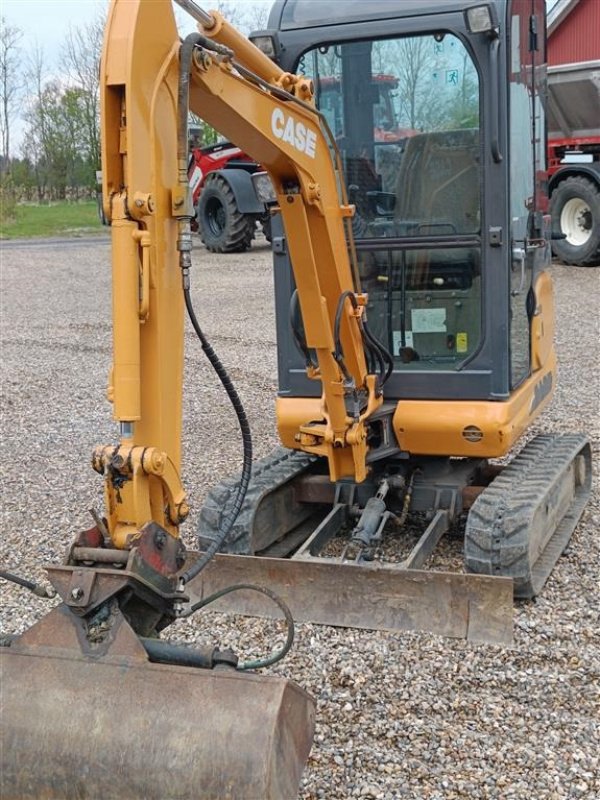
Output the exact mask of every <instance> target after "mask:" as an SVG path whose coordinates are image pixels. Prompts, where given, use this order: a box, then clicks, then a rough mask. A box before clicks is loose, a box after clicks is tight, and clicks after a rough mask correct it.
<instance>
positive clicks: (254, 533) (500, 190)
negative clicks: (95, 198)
mask: <svg viewBox="0 0 600 800" xmlns="http://www.w3.org/2000/svg"><path fill="white" fill-rule="evenodd" d="M177 2H178V4H179V5H180V6H182V7H184V8H185V9H186V10H187V11H188V12H190V13H191V14H192V16H193V17H194V18H195V19H196V20H197V21H198V23H199V33H196V34H191V35H190V36H188V37H187V38H186V39H185V40H184V41H183V42H182V41H180V39H179V36H178V33H177V28H176V25H175V19H174V15H173V9H172V5H171V2H170V0H113V1H112V4H111V6H110V11H109V16H108V22H107V27H106V34H105V42H104V49H103V57H102V67H101V107H102V112H101V116H102V157H103V202H104V213H105V215H106V218H107V219H108V220H109V221H110V224H111V238H112V282H113V329H114V331H113V365H112V370H111V375H110V379H109V389H108V396H109V400H110V401H111V402H112V404H113V410H114V418H115V420H116V421H117V422H118V425H119V431H120V436H119V440H118V442H117V443H116V444H109V445H104V446H99V447H97V448H96V450H95V451H94V453H93V456H92V465H93V468H94V469H95V470H96V471H97V472H98V473H99V474H100V475H101V476H102V477H103V480H104V487H105V510H104V514H103V515H102V514H98V513H96V514H95V517H94V521H95V524H94V526H93V527H92V528H90V529H89V530H86V531H82V532H80V533H79V534H78V535H77V536H76V537H75V539H74V541H73V542H72V545H71V547H70V549H69V553H68V555H67V558H66V561H65V563H64V564H62V565H54V566H51V567H49V568H48V575H49V578H50V581H51V583H52V584H53V587H54V589H55V590H56V592H57V593H58V595H59V596H60V600H61V603H60V604H59V605H57V606H55V607H54V608H53V610H52V611H50V612H49V613H48V614H47V615H46V616H45V617H43V618H42V619H41V620H40V621H39V622H37V623H36V624H35V625H33V626H32V627H31V628H29V629H28V630H27V631H25V633H23V634H21V635H20V636H16V637H4V638H3V640H2V645H3V646H2V647H0V655H1V657H2V671H3V710H2V722H3V733H2V736H3V741H2V763H1V767H2V796H3V797H7V798H11V797H14V798H17V797H18V798H51V797H52V798H82V797H90V798H104V797H110V798H133V797H140V798H141V797H143V798H191V797H202V798H226V797H235V798H261V799H262V798H290V797H293V796H295V795H296V793H297V790H298V786H299V781H300V777H301V773H302V768H303V765H304V763H305V761H306V758H307V757H308V753H309V750H310V746H311V741H312V735H313V727H314V704H313V702H312V700H311V699H310V698H309V697H308V696H307V695H306V694H305V693H304V692H303V691H302V689H301V688H300V687H298V686H297V685H296V684H294V683H292V682H291V681H288V680H285V679H282V678H279V677H274V676H262V675H257V674H253V673H252V669H253V668H257V667H260V666H268V665H269V664H271V663H273V662H274V661H275V660H277V659H278V658H280V657H281V656H282V655H283V654H284V652H285V651H287V649H289V646H290V645H291V640H292V637H293V619H292V616H295V617H296V618H299V619H313V621H315V622H326V623H331V624H338V625H356V626H358V627H370V628H391V629H417V630H431V631H434V632H437V633H444V634H446V635H450V636H466V637H467V638H470V639H473V640H486V641H496V642H505V641H507V639H509V638H510V630H509V628H510V626H509V624H508V623H507V619H506V614H505V613H504V612H505V611H506V608H507V607H508V606H511V605H512V598H513V593H514V594H516V595H517V596H518V597H531V596H533V595H535V594H536V593H537V592H539V591H540V590H541V588H542V586H543V584H544V582H545V580H546V579H547V577H548V575H549V574H550V571H551V569H552V567H553V565H554V563H555V561H556V559H557V558H558V556H559V555H560V553H561V552H562V550H563V549H564V547H565V546H566V543H567V542H568V540H569V537H570V536H571V533H572V531H573V529H574V527H575V525H576V524H577V520H578V519H579V516H580V514H581V512H582V509H583V507H584V505H585V502H586V499H587V496H588V494H589V490H590V448H589V443H588V442H587V440H586V439H585V437H583V436H579V435H567V436H558V437H557V436H539V437H537V438H535V439H533V441H531V442H529V443H528V444H527V445H525V447H524V448H523V449H522V450H521V452H520V454H519V455H517V456H516V457H515V458H514V459H513V460H512V461H510V462H509V464H508V465H507V466H503V465H501V464H497V463H491V462H490V459H492V460H493V459H499V458H503V457H504V456H506V455H507V454H508V453H509V451H510V450H511V448H513V446H514V445H515V444H516V443H517V442H518V440H519V438H520V437H521V436H522V435H523V434H524V433H525V432H526V431H527V429H528V428H529V427H530V426H531V424H532V423H533V421H534V420H535V419H536V418H537V417H538V416H539V414H540V412H541V411H542V410H543V409H544V408H545V407H546V405H547V403H548V402H549V399H550V397H551V394H552V391H553V388H554V383H555V376H556V359H555V356H554V350H553V343H552V336H553V303H552V285H551V281H550V278H549V276H548V274H547V272H546V271H545V266H546V264H547V262H548V258H549V239H550V236H551V233H550V232H549V231H548V230H547V227H546V222H547V219H546V217H545V214H544V212H545V206H544V200H545V198H544V187H543V175H544V166H543V164H544V158H545V156H544V153H545V147H544V136H545V133H544V126H543V103H542V102H541V98H542V96H543V83H544V82H543V70H544V61H545V58H544V36H543V28H544V24H543V22H544V8H543V2H542V0H512V2H510V1H509V2H505V0H487V2H485V3H481V2H480V3H477V2H475V3H469V4H465V3H464V2H463V1H462V0H430V1H429V2H427V3H424V2H423V1H422V0H372V2H370V3H369V4H368V5H367V6H366V10H365V4H364V3H363V2H360V1H359V0H347V1H346V2H344V3H333V4H331V3H330V4H322V3H316V2H309V0H277V2H276V3H275V5H274V7H273V10H272V12H271V19H270V24H269V25H270V26H269V29H268V30H267V31H263V32H260V33H257V34H255V35H254V36H253V37H252V39H253V41H254V44H253V43H252V42H251V41H248V40H247V39H246V38H245V37H243V36H241V35H240V34H239V33H238V32H237V31H236V30H235V29H234V28H233V27H232V26H231V25H229V24H228V23H227V22H226V21H225V20H224V19H223V17H222V16H221V15H220V14H219V13H218V12H210V13H207V12H205V11H203V10H202V9H200V8H199V7H198V6H197V5H196V4H195V3H194V2H192V0H177ZM410 53H412V54H413V56H414V55H415V53H422V58H423V61H422V64H421V66H422V73H423V75H425V73H427V75H428V76H429V77H428V81H429V83H428V84H426V85H425V86H424V87H419V85H417V84H414V85H413V86H412V90H411V91H412V94H410V92H409V95H410V96H409V95H407V94H406V91H407V90H406V81H405V80H404V79H405V78H406V75H405V73H403V72H402V65H403V63H404V62H405V60H406V58H408V54H410ZM399 96H400V98H401V102H399V101H398V97H399ZM407 97H408V99H411V98H412V103H409V102H406V101H407ZM418 107H420V108H421V110H420V111H419V113H418V114H417V112H416V110H417V108H418ZM410 108H412V112H414V113H409V110H410ZM189 109H191V110H192V111H194V112H195V113H196V114H197V115H199V116H200V117H201V118H202V119H204V120H205V121H206V122H207V123H208V124H210V125H212V126H213V127H214V128H215V129H217V130H218V131H220V132H221V133H222V134H224V135H225V136H227V137H228V138H229V139H231V140H232V141H234V142H235V143H236V144H238V145H239V146H240V147H243V149H244V150H245V151H246V152H247V153H248V154H249V155H250V156H251V157H252V158H254V159H255V160H256V162H257V163H259V164H260V165H262V167H263V168H264V173H261V172H258V173H255V175H253V180H255V181H256V186H257V190H260V191H262V192H263V193H264V194H265V197H266V198H267V200H268V201H269V202H271V204H272V214H273V217H272V231H273V251H274V259H275V292H276V311H277V329H278V354H279V356H278V357H279V384H280V385H279V395H278V398H277V425H278V430H279V434H280V438H281V442H282V444H283V448H281V449H279V450H278V451H277V452H276V453H274V454H273V455H272V456H270V457H268V458H267V459H265V460H263V461H262V462H258V463H256V464H254V465H253V464H252V446H251V438H250V431H249V429H248V424H247V420H246V418H245V414H244V411H243V407H242V404H241V402H240V398H239V397H238V395H237V393H236V391H235V388H234V387H233V385H232V383H231V380H230V378H229V376H228V374H227V372H226V370H225V368H224V367H223V365H222V364H221V362H220V361H219V359H218V358H217V356H216V354H215V353H214V351H213V349H212V347H211V346H210V343H209V342H208V340H207V339H206V337H205V335H204V333H203V331H202V329H201V327H200V324H199V321H198V318H197V317H196V314H195V311H194V308H193V305H192V300H191V294H190V281H191V275H190V273H191V266H192V262H191V250H192V239H191V224H190V223H191V219H192V215H193V208H192V204H191V200H190V189H189V186H188V181H187V166H188V153H187V121H188V111H189ZM357 109H359V110H358V111H357ZM407 109H408V110H407ZM346 186H347V189H346ZM184 308H185V309H187V312H188V316H189V318H190V321H191V324H192V327H193V328H194V330H195V331H196V333H197V335H198V337H199V339H200V341H201V344H202V348H203V350H204V352H205V354H206V355H207V357H208V358H209V360H210V361H211V363H212V364H213V366H214V368H215V370H216V371H217V373H218V375H219V377H220V378H221V381H222V383H223V385H224V387H225V389H226V391H227V393H228V395H229V397H230V399H231V401H232V403H233V406H234V408H235V410H236V413H237V415H238V419H239V421H240V428H241V431H242V438H243V444H244V463H243V468H242V473H241V476H239V478H236V479H235V480H229V481H227V482H226V483H225V484H222V485H220V486H218V487H216V488H215V489H213V490H212V492H211V493H210V495H209V497H208V499H207V501H206V504H205V506H204V507H203V509H202V512H201V520H200V531H199V538H200V545H201V547H200V551H199V552H195V551H189V550H186V548H185V547H184V545H183V543H182V540H181V538H180V536H179V528H180V525H181V524H182V523H183V522H184V520H185V519H186V517H187V515H188V513H189V508H188V505H187V502H186V493H185V490H184V488H183V486H182V483H181V480H180V477H179V473H180V461H181V393H182V373H183V325H184ZM415 513H417V514H420V515H421V517H422V518H423V519H424V530H423V532H422V535H421V536H420V537H419V539H418V541H417V543H416V545H415V546H414V547H413V549H412V550H411V551H410V553H409V554H408V555H407V557H406V558H404V559H403V560H402V561H401V562H399V563H398V562H392V563H390V562H387V561H386V559H385V556H386V552H387V550H386V548H387V547H388V544H389V541H390V540H393V541H395V540H396V539H397V538H399V537H400V536H401V534H402V531H403V529H404V526H405V524H406V520H407V517H408V516H409V514H415ZM464 515H466V527H465V567H466V572H465V573H464V574H452V573H440V572H433V571H427V570H425V569H422V568H421V567H423V565H424V563H425V560H426V558H427V556H428V555H429V554H430V553H431V552H432V550H433V548H434V547H435V545H436V543H437V541H438V540H439V539H440V537H441V536H442V535H443V534H444V533H445V532H446V531H447V530H448V528H449V526H450V525H451V524H454V523H455V522H457V520H459V519H460V518H461V517H463V516H464ZM336 547H337V550H336ZM328 548H332V549H333V551H334V552H333V554H331V553H329V554H328V553H327V549H328ZM218 551H221V552H218ZM5 575H6V574H5V573H3V576H5ZM22 582H23V581H22ZM24 583H27V582H26V581H25V582H24ZM248 587H250V588H251V589H254V590H255V591H254V594H256V595H257V596H261V597H266V598H267V599H268V601H269V602H274V603H275V604H276V605H277V606H278V607H279V609H280V610H283V612H284V615H285V617H286V621H287V624H288V636H287V641H286V644H285V646H284V647H283V648H282V649H281V650H280V651H279V652H278V653H276V654H274V655H273V656H270V657H268V658H265V659H263V660H262V661H259V662H253V663H240V661H239V659H238V657H237V656H236V655H235V653H233V652H231V651H230V650H223V649H220V648H219V647H218V646H213V647H210V646H206V647H203V648H202V647H195V648H189V647H183V646H181V645H175V644H173V643H171V642H169V641H168V639H165V638H163V637H162V636H161V634H162V632H163V631H164V630H165V629H166V628H168V626H169V624H170V623H172V622H173V621H175V620H177V619H179V618H181V617H183V616H187V615H189V614H191V613H193V612H194V611H196V610H198V609H200V608H202V607H206V605H207V604H209V603H211V602H213V601H218V602H221V603H224V602H227V598H229V602H230V603H232V607H235V608H238V607H239V603H237V601H232V600H231V598H233V597H234V596H235V595H236V594H240V593H239V592H238V591H236V590H240V589H244V588H245V589H248ZM240 596H241V594H240ZM261 602H262V601H259V603H258V604H254V605H253V606H252V608H250V607H249V606H248V605H247V604H245V605H244V606H243V609H242V610H245V611H255V612H256V613H263V612H264V606H262V605H261ZM290 609H291V612H290ZM23 676H27V678H26V681H25V680H24V679H23ZM50 726H51V730H50Z"/></svg>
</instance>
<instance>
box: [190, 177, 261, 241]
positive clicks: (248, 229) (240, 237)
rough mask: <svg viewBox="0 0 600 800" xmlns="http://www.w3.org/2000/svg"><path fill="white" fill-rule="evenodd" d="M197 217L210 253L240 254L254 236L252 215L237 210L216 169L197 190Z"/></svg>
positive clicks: (226, 184) (229, 188) (202, 236)
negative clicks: (198, 192)
mask: <svg viewBox="0 0 600 800" xmlns="http://www.w3.org/2000/svg"><path fill="white" fill-rule="evenodd" d="M197 220H198V226H199V228H200V236H201V238H202V241H203V242H204V244H205V245H206V249H207V250H210V251H211V253H243V252H244V251H246V250H247V249H248V248H249V247H250V245H251V243H252V239H253V238H254V229H255V227H256V222H255V219H254V217H253V216H251V215H245V214H241V213H240V212H239V211H238V208H237V204H236V201H235V195H234V194H233V191H232V189H231V187H230V186H229V184H228V183H227V181H226V180H225V179H224V178H223V177H222V176H221V175H219V174H218V173H216V172H215V173H211V174H210V175H209V176H208V177H207V179H206V181H205V183H204V186H203V187H202V191H201V192H200V201H199V203H198V214H197Z"/></svg>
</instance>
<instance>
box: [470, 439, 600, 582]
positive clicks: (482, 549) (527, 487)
mask: <svg viewBox="0 0 600 800" xmlns="http://www.w3.org/2000/svg"><path fill="white" fill-rule="evenodd" d="M582 452H583V454H584V457H585V458H586V478H585V481H584V483H583V485H579V486H576V491H575V497H574V499H573V502H572V504H571V506H570V508H569V509H568V510H567V512H566V513H565V515H564V516H563V518H562V520H561V521H560V522H559V524H558V526H557V528H556V530H555V532H554V533H553V534H552V536H551V538H550V539H549V540H548V542H547V544H546V546H545V548H544V550H543V551H542V553H541V554H540V556H539V558H538V559H537V560H536V561H535V563H534V564H531V563H530V554H529V547H530V535H531V528H532V523H533V520H534V516H535V514H536V512H537V511H538V510H539V509H541V508H542V507H543V504H544V503H545V501H546V498H547V496H548V494H549V491H550V490H551V489H552V487H553V486H559V485H560V481H561V476H562V475H564V473H565V472H566V470H567V469H568V466H569V464H570V463H571V462H572V461H573V460H574V459H575V458H576V456H577V455H578V454H580V453H582ZM590 485H591V455H590V449H589V443H588V440H587V439H586V437H585V436H583V435H581V434H567V435H564V436H555V435H551V434H547V435H541V436H537V437H536V438H535V439H533V440H532V441H531V442H529V443H528V444H527V445H526V446H525V447H524V448H523V450H522V451H521V452H520V453H519V455H517V456H516V457H515V458H514V459H513V461H512V462H511V463H510V464H509V465H508V466H507V467H506V468H505V469H504V470H503V471H502V472H501V473H500V475H499V476H498V477H496V478H495V479H494V480H493V481H492V483H491V484H490V485H489V486H488V487H487V488H486V489H485V490H484V491H483V492H482V493H481V494H480V495H479V497H478V498H477V500H476V501H475V503H474V504H473V506H472V508H471V510H470V511H469V515H468V517H467V524H466V528H465V566H466V568H467V570H468V571H470V572H477V573H480V574H487V575H501V576H503V575H506V576H510V577H513V578H514V581H515V597H520V598H531V597H534V596H535V595H536V594H538V593H539V592H540V590H541V588H542V586H543V585H544V583H545V582H546V579H547V578H548V576H549V575H550V572H551V571H552V568H553V567H554V564H555V563H556V561H557V560H558V558H559V557H560V555H561V553H562V552H563V551H564V549H565V547H566V546H567V544H568V542H569V539H570V538H571V534H572V533H573V530H574V529H575V526H576V524H577V522H578V520H579V517H580V516H581V513H582V511H583V509H584V507H585V504H586V502H587V499H588V496H589V492H590Z"/></svg>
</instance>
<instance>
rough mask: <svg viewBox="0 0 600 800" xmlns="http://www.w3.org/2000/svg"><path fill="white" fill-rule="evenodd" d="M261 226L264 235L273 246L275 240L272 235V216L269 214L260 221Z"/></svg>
mask: <svg viewBox="0 0 600 800" xmlns="http://www.w3.org/2000/svg"><path fill="white" fill-rule="evenodd" d="M260 226H261V228H262V232H263V235H264V237H265V239H266V240H267V242H268V243H269V244H271V242H272V240H273V234H272V233H271V215H270V214H267V216H266V217H261V219H260Z"/></svg>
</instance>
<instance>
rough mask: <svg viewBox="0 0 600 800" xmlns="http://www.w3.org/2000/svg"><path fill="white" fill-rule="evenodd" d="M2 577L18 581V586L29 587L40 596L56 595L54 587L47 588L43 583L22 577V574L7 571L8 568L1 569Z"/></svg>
mask: <svg viewBox="0 0 600 800" xmlns="http://www.w3.org/2000/svg"><path fill="white" fill-rule="evenodd" d="M0 578H2V579H3V580H5V581H10V582H11V583H16V584H17V586H22V587H23V588H24V589H29V591H30V592H33V593H34V594H35V595H37V596H38V597H46V598H52V597H55V595H56V592H54V590H53V589H47V588H46V587H45V586H42V584H41V583H34V582H33V581H30V580H27V578H21V576H20V575H14V574H13V573H12V572H6V570H0Z"/></svg>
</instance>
